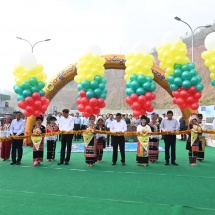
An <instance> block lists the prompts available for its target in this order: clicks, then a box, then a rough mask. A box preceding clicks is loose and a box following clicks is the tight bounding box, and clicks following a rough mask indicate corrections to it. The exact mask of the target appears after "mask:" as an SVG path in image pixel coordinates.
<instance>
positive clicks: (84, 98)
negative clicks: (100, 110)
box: [81, 97, 89, 106]
mask: <svg viewBox="0 0 215 215" xmlns="http://www.w3.org/2000/svg"><path fill="white" fill-rule="evenodd" d="M81 103H82V104H83V105H84V106H86V105H88V104H89V99H88V98H87V97H83V98H81Z"/></svg>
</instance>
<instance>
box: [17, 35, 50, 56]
mask: <svg viewBox="0 0 215 215" xmlns="http://www.w3.org/2000/svg"><path fill="white" fill-rule="evenodd" d="M16 38H17V39H20V40H24V41H26V42H28V43H29V44H30V45H31V51H32V53H33V50H34V46H35V45H36V44H37V43H41V42H46V41H50V40H51V39H46V40H41V41H38V42H36V43H34V45H32V44H31V42H30V41H28V40H26V39H23V38H21V37H16Z"/></svg>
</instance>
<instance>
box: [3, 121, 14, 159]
mask: <svg viewBox="0 0 215 215" xmlns="http://www.w3.org/2000/svg"><path fill="white" fill-rule="evenodd" d="M9 136H10V123H8V124H6V123H5V124H4V125H3V126H2V130H1V137H9ZM11 143H12V141H11V140H4V141H2V143H1V158H2V159H3V160H4V161H6V160H9V158H10V150H11Z"/></svg>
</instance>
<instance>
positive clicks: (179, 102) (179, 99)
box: [177, 98, 185, 105]
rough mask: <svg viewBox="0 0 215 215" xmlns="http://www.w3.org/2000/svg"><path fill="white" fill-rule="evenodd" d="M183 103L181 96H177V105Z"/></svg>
mask: <svg viewBox="0 0 215 215" xmlns="http://www.w3.org/2000/svg"><path fill="white" fill-rule="evenodd" d="M184 103H185V101H184V99H182V98H178V99H177V104H178V105H182V104H184Z"/></svg>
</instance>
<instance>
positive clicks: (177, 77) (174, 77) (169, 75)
mask: <svg viewBox="0 0 215 215" xmlns="http://www.w3.org/2000/svg"><path fill="white" fill-rule="evenodd" d="M172 35H173V34H172V33H170V32H168V33H167V34H166V35H165V36H164V38H163V41H164V44H163V45H160V46H158V47H157V49H156V50H157V52H158V59H159V60H160V61H161V62H160V67H161V68H163V69H166V73H165V76H166V79H167V81H168V83H169V85H170V89H171V90H172V94H173V96H174V98H173V103H175V104H177V105H178V106H179V107H180V109H185V108H191V109H192V110H197V109H198V107H199V104H198V103H199V99H200V98H201V95H202V94H201V91H202V90H203V85H202V84H201V81H202V78H201V76H199V74H198V71H197V70H196V69H195V64H194V63H193V62H189V61H190V60H189V58H188V57H187V56H186V55H187V48H186V44H185V43H183V41H182V40H181V39H179V38H178V37H174V39H171V38H172ZM168 40H170V41H171V43H170V42H167V41H168Z"/></svg>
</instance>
